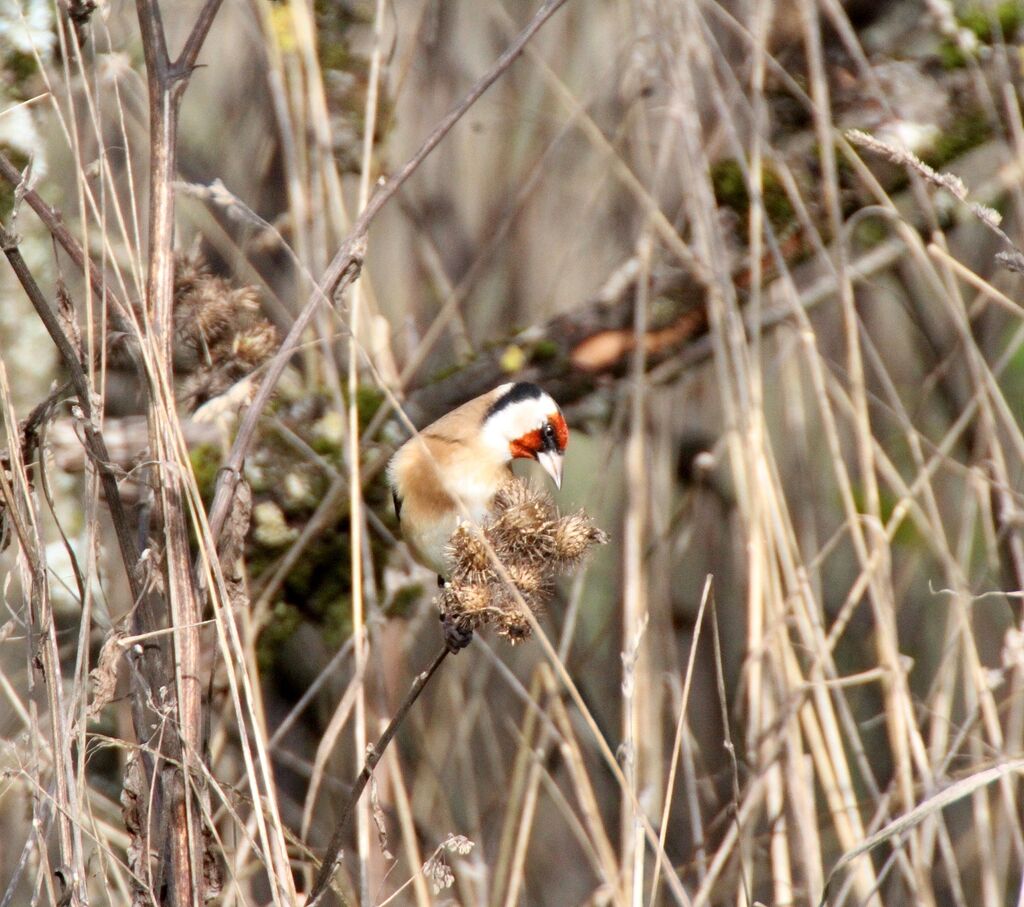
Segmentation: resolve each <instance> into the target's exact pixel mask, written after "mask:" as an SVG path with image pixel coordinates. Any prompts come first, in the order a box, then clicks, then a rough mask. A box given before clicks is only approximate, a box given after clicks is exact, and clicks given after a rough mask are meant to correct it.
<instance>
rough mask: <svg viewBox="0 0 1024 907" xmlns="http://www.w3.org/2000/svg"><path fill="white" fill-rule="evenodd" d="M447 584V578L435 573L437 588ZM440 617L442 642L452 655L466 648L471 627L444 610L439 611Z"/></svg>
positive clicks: (470, 640)
mask: <svg viewBox="0 0 1024 907" xmlns="http://www.w3.org/2000/svg"><path fill="white" fill-rule="evenodd" d="M447 585H448V580H446V579H445V578H444V577H443V576H441V574H440V573H439V574H438V575H437V588H438V589H443V588H444V587H445V586H447ZM440 618H441V625H442V626H443V627H444V644H445V645H446V646H447V647H448V651H449V652H451V653H452V655H455V654H457V653H458V652H459V650H460V649H464V648H466V646H468V645H469V644H470V643H471V642H472V641H473V628H472V627H469V626H467V625H466V624H464V623H463V622H462V621H460V620H459V619H458V618H455V617H452V615H451V614H449V613H447V612H446V611H442V612H441V614H440Z"/></svg>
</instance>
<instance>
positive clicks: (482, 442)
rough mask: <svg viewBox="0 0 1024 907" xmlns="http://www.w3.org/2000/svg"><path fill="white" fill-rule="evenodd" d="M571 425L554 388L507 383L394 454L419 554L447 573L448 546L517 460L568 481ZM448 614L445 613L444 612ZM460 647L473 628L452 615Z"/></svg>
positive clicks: (400, 510) (396, 485)
mask: <svg viewBox="0 0 1024 907" xmlns="http://www.w3.org/2000/svg"><path fill="white" fill-rule="evenodd" d="M568 444H569V428H568V426H567V425H566V422H565V417H564V416H563V415H562V410H561V408H560V407H559V406H558V404H557V403H556V402H555V401H554V399H553V398H552V397H551V395H550V394H548V393H547V392H546V391H544V390H543V389H542V388H540V387H539V386H538V385H536V384H532V383H530V382H527V381H516V382H510V383H507V384H502V385H500V386H498V387H496V388H494V389H493V390H490V391H488V392H487V393H485V394H481V395H480V396H479V397H475V398H474V399H472V400H470V401H469V402H468V403H464V404H462V406H459V407H458V408H456V409H453V410H452V411H451V412H450V413H448V414H446V415H444V416H442V417H441V418H440V419H438V420H437V421H436V422H433V423H431V424H430V425H428V426H427V427H426V428H424V429H423V430H422V431H420V432H419V433H418V434H416V435H414V436H413V437H412V438H410V439H409V440H408V441H406V442H405V443H404V444H403V445H402V446H401V447H400V448H399V449H398V450H397V451H396V452H395V454H394V455H393V456H392V457H391V460H390V461H389V463H388V468H387V479H388V483H389V485H390V486H391V494H392V499H393V501H394V505H395V515H396V516H397V517H398V523H399V527H400V529H401V533H402V538H403V539H404V540H405V543H406V545H407V546H408V547H409V550H410V552H411V553H412V555H413V557H414V558H415V559H416V560H417V561H418V562H419V563H421V564H423V565H424V566H425V567H428V568H429V569H431V570H433V571H434V572H435V573H437V576H438V585H439V586H442V587H443V585H444V583H445V582H446V581H447V576H448V573H449V570H450V565H449V564H448V563H447V562H446V560H445V548H446V546H447V544H448V541H449V539H451V537H452V534H453V533H454V532H455V530H456V529H457V528H458V527H459V525H460V524H461V523H463V522H465V521H467V520H468V521H470V522H472V523H475V524H477V525H480V524H482V523H483V522H484V521H485V520H486V519H487V517H488V516H489V514H490V513H491V510H492V507H493V503H494V497H495V495H496V494H497V492H498V490H499V489H500V488H501V487H502V486H503V485H504V484H505V483H506V482H507V481H508V480H509V479H510V478H511V477H512V470H511V463H512V461H513V460H518V459H525V460H535V461H536V462H537V463H539V464H540V465H541V467H542V468H543V469H544V471H545V472H546V473H547V474H548V475H549V476H550V477H551V480H552V481H553V482H554V483H555V486H556V487H558V488H561V485H562V469H563V464H564V458H565V449H566V447H567V446H568ZM442 621H445V618H444V616H443V615H442ZM444 630H445V643H446V645H447V646H448V648H449V650H450V651H452V652H456V651H458V650H459V649H461V648H464V647H465V646H466V645H468V644H469V642H470V640H471V639H472V636H473V634H472V631H471V630H468V629H465V628H460V627H457V626H452V625H450V622H447V621H446V622H445V627H444Z"/></svg>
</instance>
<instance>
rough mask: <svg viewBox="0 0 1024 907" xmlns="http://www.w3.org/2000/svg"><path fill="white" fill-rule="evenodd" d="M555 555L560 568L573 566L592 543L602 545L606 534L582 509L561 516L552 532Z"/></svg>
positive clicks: (605, 541)
mask: <svg viewBox="0 0 1024 907" xmlns="http://www.w3.org/2000/svg"><path fill="white" fill-rule="evenodd" d="M553 536H554V549H555V557H557V558H558V559H559V560H560V561H561V562H562V564H561V569H563V570H565V569H568V568H571V567H574V566H575V565H576V564H578V563H579V561H580V558H582V557H583V555H585V554H586V553H587V552H588V551H589V550H590V549H591V548H592V547H593V546H594V545H604V544H605V543H607V541H608V536H607V534H606V533H604V532H603V531H602V530H600V529H598V528H597V527H596V526H595V525H594V524H593V523H592V522H591V521H590V517H588V516H587V515H586V514H585V513H584V512H583V511H582V510H581V511H579V512H578V513H571V514H569V516H564V517H562V518H561V519H560V520H559V521H558V522H557V523H556V524H555V530H554V533H553Z"/></svg>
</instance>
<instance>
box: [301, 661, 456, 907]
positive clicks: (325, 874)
mask: <svg viewBox="0 0 1024 907" xmlns="http://www.w3.org/2000/svg"><path fill="white" fill-rule="evenodd" d="M447 656H448V648H447V646H446V647H444V648H442V649H441V651H440V652H438V653H437V655H435V656H434V660H433V661H432V662H431V663H430V666H429V667H428V668H427V669H426V670H425V671H423V672H422V673H421V674H417V675H416V678H415V679H414V680H413V682H412V686H411V687H409V692H408V693H407V694H406V696H405V699H404V700H402V704H401V705H400V706H399V707H398V711H396V712H395V716H394V717H393V718H392V719H391V721H390V723H389V724H388V726H387V727H386V728H384V733H383V734H381V735H380V739H379V740H378V741H377V742H376V743H375V744H374V745H373V746H372V747H370V748H369V749H368V751H367V753H366V762H365V763H363V770H362V771H361V772H360V773H359V777H357V778H356V780H355V783H354V784H353V785H352V791H351V792H350V793H349V795H348V799H347V800H346V801H345V806H344V807H343V808H342V811H341V818H339V819H338V823H337V825H336V826H335V829H334V834H333V835H332V836H331V841H330V843H329V844H328V845H327V850H326V852H325V853H324V859H323V862H322V863H321V864H320V871H319V872H318V873H317V876H316V881H314V882H313V888H312V889H311V890H310V892H309V898H308V899H307V901H306V907H315V905H316V904H318V903H319V902H320V899H321V898H322V897H323V896H324V894H325V893H326V892H327V888H328V886H329V885H330V884H331V878H332V877H333V876H334V871H335V869H337V868H338V863H339V862H340V860H341V849H342V846H343V845H344V843H345V838H346V837H347V836H348V832H349V827H350V825H351V824H352V816H353V813H354V812H355V808H356V805H357V804H358V803H359V798H360V797H361V796H362V794H363V791H364V790H365V789H366V785H367V783H368V782H369V780H370V776H371V775H372V774H373V770H374V768H375V767H376V765H377V763H378V762H380V759H381V756H383V755H384V753H385V751H386V750H387V748H388V744H390V743H391V739H392V738H393V737H394V736H395V734H396V733H397V731H398V728H399V727H401V724H402V722H403V721H404V720H405V716H406V715H408V714H409V710H410V709H411V708H412V707H413V705H414V704H415V702H416V700H417V699H419V696H420V693H422V692H423V688H424V687H425V686H426V685H427V683H428V682H429V680H430V678H431V677H433V676H434V673H435V672H436V671H437V669H438V668H439V667H441V662H443V661H444V660H445V658H446V657H447Z"/></svg>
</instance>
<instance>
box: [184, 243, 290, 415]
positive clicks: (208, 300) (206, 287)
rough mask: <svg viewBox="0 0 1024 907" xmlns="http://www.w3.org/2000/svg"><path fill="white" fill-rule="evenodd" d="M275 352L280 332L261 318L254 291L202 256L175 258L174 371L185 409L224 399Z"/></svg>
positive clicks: (196, 253) (190, 409) (192, 409)
mask: <svg viewBox="0 0 1024 907" xmlns="http://www.w3.org/2000/svg"><path fill="white" fill-rule="evenodd" d="M277 347H278V336H277V330H276V329H275V328H274V326H273V325H272V324H271V323H270V322H269V321H267V320H266V319H265V318H263V317H262V315H261V314H260V300H259V293H258V291H257V290H256V288H255V287H250V286H242V287H235V286H232V285H231V283H230V282H229V281H228V280H226V279H225V278H223V277H221V276H219V275H217V274H214V273H212V272H211V271H210V269H209V267H208V265H207V264H206V262H205V261H204V259H203V258H202V256H201V255H200V254H199V253H198V252H191V253H189V254H187V255H180V256H178V257H177V258H176V259H175V272H174V368H175V373H176V375H177V377H178V382H179V387H178V400H179V403H180V404H181V405H182V406H183V407H184V408H185V409H187V410H189V411H190V412H191V411H194V410H195V409H197V408H198V407H199V406H201V405H202V404H204V403H206V402H207V401H208V400H210V399H212V398H214V397H218V396H220V395H221V394H223V393H224V392H225V391H227V390H228V389H229V388H230V387H231V386H232V385H234V384H236V383H237V382H238V381H240V380H241V379H242V378H245V377H246V376H247V375H249V374H251V373H252V372H253V371H254V370H255V369H256V368H258V367H259V366H260V365H262V364H263V363H264V362H266V360H267V359H269V358H270V356H272V355H273V353H274V351H275V350H276V349H277Z"/></svg>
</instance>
